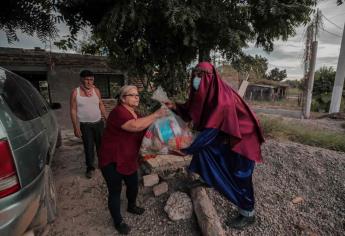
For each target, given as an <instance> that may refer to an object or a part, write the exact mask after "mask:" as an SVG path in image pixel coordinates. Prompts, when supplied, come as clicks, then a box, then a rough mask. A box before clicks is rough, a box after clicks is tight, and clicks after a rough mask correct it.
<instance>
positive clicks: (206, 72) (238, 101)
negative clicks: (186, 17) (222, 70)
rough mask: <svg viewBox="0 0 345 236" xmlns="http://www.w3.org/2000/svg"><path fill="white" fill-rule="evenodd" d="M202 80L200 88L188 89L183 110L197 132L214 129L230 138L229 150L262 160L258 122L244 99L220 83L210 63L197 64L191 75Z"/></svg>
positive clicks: (261, 139) (252, 158)
mask: <svg viewBox="0 0 345 236" xmlns="http://www.w3.org/2000/svg"><path fill="white" fill-rule="evenodd" d="M196 74H197V75H198V76H199V77H201V82H200V86H199V88H198V89H197V90H196V89H194V88H193V86H191V89H190V94H189V99H188V101H187V102H186V104H184V105H183V106H184V109H183V110H187V111H188V113H189V116H190V118H191V119H192V120H193V123H194V126H195V128H196V129H197V130H203V129H205V128H216V129H219V130H220V131H222V132H223V133H225V134H228V135H229V136H230V146H231V149H232V150H233V151H235V152H237V153H239V154H241V155H243V156H245V157H247V158H248V159H250V160H254V161H258V162H260V161H262V157H261V150H260V144H261V143H262V142H263V141H264V138H263V135H262V131H261V128H260V126H259V122H258V120H257V118H256V116H255V115H254V113H253V112H252V111H251V109H250V108H249V107H248V105H247V104H246V103H245V102H244V101H243V99H242V98H241V97H240V96H239V95H238V94H237V92H235V91H234V90H233V89H232V88H231V87H230V86H228V85H227V84H226V83H225V82H224V81H223V80H221V78H220V76H219V74H218V73H217V71H216V70H215V68H214V66H213V65H212V64H211V63H209V62H201V63H199V64H198V65H197V66H196V68H195V70H194V71H193V75H196Z"/></svg>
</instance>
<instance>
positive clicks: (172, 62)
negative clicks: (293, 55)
mask: <svg viewBox="0 0 345 236" xmlns="http://www.w3.org/2000/svg"><path fill="white" fill-rule="evenodd" d="M56 2H57V8H58V9H59V10H60V11H61V14H62V15H63V16H64V19H65V21H66V23H67V24H68V26H70V30H71V34H72V35H75V34H76V33H77V32H78V31H79V30H80V29H81V28H83V27H84V26H85V25H89V26H90V27H91V29H92V33H93V35H94V39H95V40H94V41H95V42H96V44H95V45H93V46H92V47H91V49H92V50H89V49H90V47H84V48H87V49H88V50H87V51H85V52H87V53H93V52H94V51H97V50H96V49H97V48H105V51H106V52H107V54H108V55H109V57H110V59H111V62H112V63H113V64H114V65H116V67H117V68H121V69H123V70H126V71H128V74H129V75H131V76H135V77H145V78H146V79H147V80H148V81H153V82H155V84H156V85H159V84H162V85H163V87H164V88H165V89H166V90H167V92H168V93H169V94H175V93H176V92H177V91H181V89H184V88H186V87H187V86H188V80H187V79H186V78H187V77H186V71H187V65H189V64H190V63H191V62H192V61H195V59H196V58H197V56H198V55H199V60H202V59H205V58H209V52H210V51H211V50H215V51H218V52H220V53H221V54H222V55H223V56H225V57H226V58H227V59H228V60H233V59H236V58H238V57H239V56H241V55H243V52H242V48H244V47H246V46H247V43H248V42H252V41H255V42H256V45H257V46H261V47H263V48H264V49H265V50H267V51H271V50H273V41H274V40H276V39H280V38H282V39H283V40H286V39H287V38H288V37H289V36H291V35H294V33H295V28H296V27H297V26H298V25H300V24H306V23H307V22H308V21H309V15H310V13H311V12H312V11H313V10H312V9H313V6H314V5H315V4H316V0H302V1H297V0H296V1H286V0H273V1H272V0H260V1H243V0H235V1H211V2H209V1H205V0H198V1H197V0H191V1H185V0H160V1H152V0H151V1H150V0H139V1H138V0H128V1H112V0H97V1H96V0H78V1H72V0H56ZM256 69H257V70H256V71H255V73H257V74H260V75H264V72H265V71H266V69H267V68H266V69H265V68H263V69H262V68H259V67H258V68H256ZM262 70H263V71H262Z"/></svg>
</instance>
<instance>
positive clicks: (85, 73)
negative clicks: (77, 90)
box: [80, 70, 95, 78]
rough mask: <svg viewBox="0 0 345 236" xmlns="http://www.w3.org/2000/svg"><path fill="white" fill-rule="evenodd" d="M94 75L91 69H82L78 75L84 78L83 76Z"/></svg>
mask: <svg viewBox="0 0 345 236" xmlns="http://www.w3.org/2000/svg"><path fill="white" fill-rule="evenodd" d="M91 76H92V77H94V76H95V75H94V73H93V72H92V71H91V70H82V71H81V72H80V77H81V78H85V77H91Z"/></svg>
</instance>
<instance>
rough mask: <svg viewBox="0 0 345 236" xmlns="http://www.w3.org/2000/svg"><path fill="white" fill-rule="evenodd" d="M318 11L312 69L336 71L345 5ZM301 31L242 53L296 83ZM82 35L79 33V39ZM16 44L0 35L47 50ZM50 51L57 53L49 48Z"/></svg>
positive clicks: (323, 5)
mask: <svg viewBox="0 0 345 236" xmlns="http://www.w3.org/2000/svg"><path fill="white" fill-rule="evenodd" d="M318 7H319V9H320V10H321V11H322V13H323V15H324V16H325V17H326V18H327V19H328V20H329V21H331V22H332V23H331V22H329V21H328V20H326V19H325V18H323V24H324V29H325V31H324V30H320V33H319V37H318V45H319V46H318V54H317V63H316V69H318V68H320V67H321V66H333V67H334V69H336V66H337V62H338V57H339V51H340V43H341V36H342V35H343V28H344V23H345V4H343V5H341V6H337V5H336V0H324V1H321V2H320V4H319V6H318ZM59 29H60V35H61V36H63V35H66V34H67V30H66V26H64V25H60V26H59ZM304 31H305V27H299V28H298V29H297V30H296V35H295V36H294V37H291V38H289V39H288V40H287V41H281V40H279V41H276V42H275V44H274V51H273V52H271V53H270V54H267V53H265V52H264V51H263V50H262V49H260V48H255V47H253V46H251V47H249V48H247V49H245V52H247V53H248V54H251V55H255V54H259V55H261V56H263V57H266V58H267V59H268V63H269V69H272V68H274V67H278V68H279V69H281V70H282V69H286V71H287V76H288V78H289V79H299V78H302V76H303V64H302V61H303V52H304V41H305V38H304ZM326 31H328V32H326ZM83 35H85V33H81V34H80V37H83ZM18 37H19V40H20V41H19V42H15V43H14V44H11V45H9V44H8V43H7V39H6V35H5V33H4V32H3V31H0V47H14V48H34V47H41V48H45V49H47V50H49V48H50V46H49V45H44V44H43V43H42V42H40V41H39V40H38V39H37V38H36V37H30V36H28V35H25V34H22V33H20V32H18ZM52 51H58V49H57V48H55V47H54V46H52Z"/></svg>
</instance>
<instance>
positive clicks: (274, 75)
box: [267, 68, 287, 81]
mask: <svg viewBox="0 0 345 236" xmlns="http://www.w3.org/2000/svg"><path fill="white" fill-rule="evenodd" d="M286 76H287V75H286V70H279V68H274V69H272V70H271V71H270V73H269V74H268V76H267V79H268V80H274V81H282V80H283V79H285V78H286Z"/></svg>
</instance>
